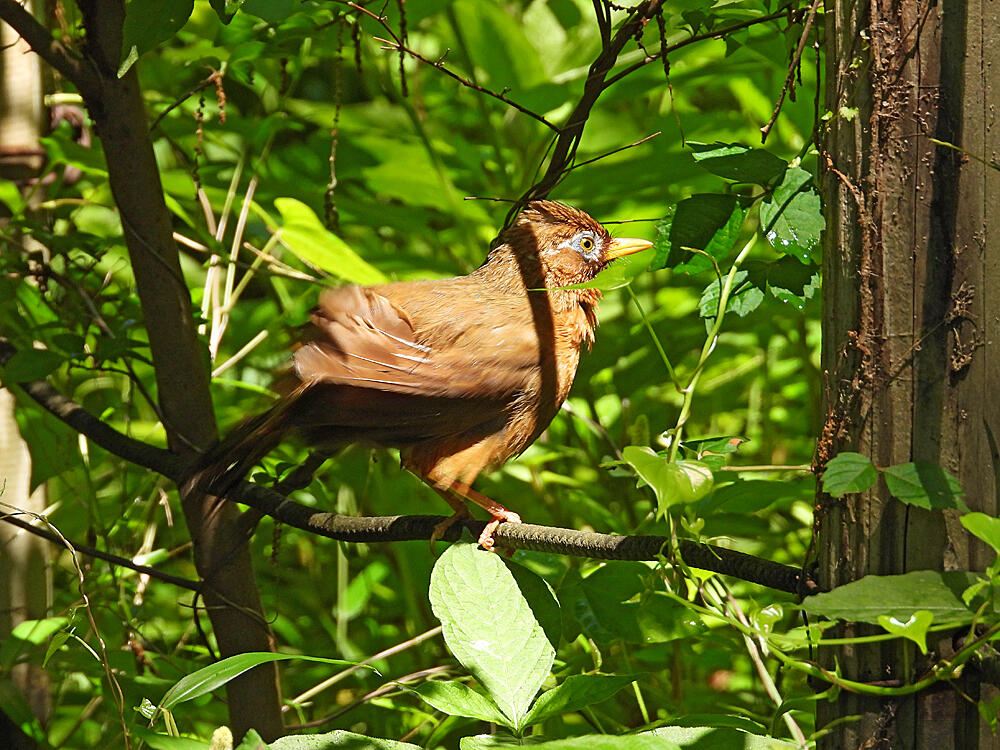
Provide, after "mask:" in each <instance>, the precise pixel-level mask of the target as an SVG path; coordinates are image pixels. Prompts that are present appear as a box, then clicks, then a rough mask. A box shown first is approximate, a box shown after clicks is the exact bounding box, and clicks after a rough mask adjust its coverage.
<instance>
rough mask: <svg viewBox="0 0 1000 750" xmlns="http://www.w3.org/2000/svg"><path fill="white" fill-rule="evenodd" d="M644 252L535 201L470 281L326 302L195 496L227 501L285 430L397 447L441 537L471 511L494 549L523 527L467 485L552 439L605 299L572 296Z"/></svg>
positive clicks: (591, 293) (213, 458) (324, 298)
mask: <svg viewBox="0 0 1000 750" xmlns="http://www.w3.org/2000/svg"><path fill="white" fill-rule="evenodd" d="M651 244H652V243H650V242H647V241H646V240H637V239H621V238H619V239H613V238H612V237H611V235H610V234H608V231H607V230H606V229H605V228H604V227H603V226H601V225H600V224H599V223H597V222H596V221H595V220H594V219H592V218H591V217H590V216H588V215H587V214H585V213H584V212H583V211H579V210H577V209H575V208H572V207H570V206H566V205H563V204H562V203H556V202H554V201H534V202H532V203H529V204H528V206H527V207H526V208H525V210H524V211H522V213H521V214H520V216H519V217H518V219H517V221H516V223H515V224H513V225H512V226H511V227H509V228H507V229H505V230H504V231H503V232H501V234H500V236H499V237H498V238H497V239H496V240H494V242H493V244H492V246H491V249H490V252H489V255H488V256H487V258H486V262H485V263H483V265H482V266H480V267H479V268H478V269H476V270H475V271H473V272H472V273H470V274H469V275H468V276H459V277H456V278H451V279H441V280H434V281H407V282H398V283H391V284H383V285H379V286H370V287H360V286H345V287H340V288H337V289H329V290H327V291H325V292H323V293H322V294H321V295H320V298H319V304H318V306H317V307H316V308H315V309H314V310H313V312H312V320H311V330H310V333H309V336H308V340H307V341H306V342H305V343H304V344H303V345H302V346H301V348H299V349H298V350H297V351H296V352H295V355H294V359H293V370H292V377H293V387H292V388H291V390H290V391H289V393H288V395H287V396H285V397H284V398H282V399H281V401H280V402H279V403H278V404H277V405H276V406H275V407H274V408H272V409H271V410H270V411H268V412H267V413H265V414H263V415H261V416H259V417H257V418H255V419H252V420H250V421H249V422H247V423H245V424H244V425H243V426H241V427H240V428H237V430H235V431H234V433H233V434H232V435H231V436H230V437H229V438H227V439H226V440H225V441H223V442H222V443H221V444H220V445H219V446H218V447H217V448H216V449H215V450H213V451H211V452H210V453H209V454H207V456H206V459H205V461H204V462H203V464H202V466H203V467H204V468H203V470H202V472H201V474H200V475H199V479H198V481H199V483H200V482H202V481H203V480H206V479H207V481H208V483H211V485H212V487H213V489H214V490H215V491H216V492H217V494H224V492H223V491H221V490H220V488H227V487H230V486H231V485H232V484H233V483H234V482H236V481H238V480H239V479H240V478H241V477H242V476H243V475H244V474H245V473H246V472H247V471H248V470H249V469H250V468H251V466H253V464H255V463H256V462H257V461H258V460H260V459H261V458H263V456H264V455H266V454H267V453H268V452H269V451H270V450H271V449H272V448H274V446H275V445H277V444H278V442H279V441H280V440H281V439H282V438H283V437H284V436H285V435H286V434H287V433H289V432H292V431H294V432H297V433H299V434H300V435H301V436H303V437H304V438H305V440H306V441H307V442H309V443H311V444H316V445H321V446H324V447H326V446H334V445H337V444H343V443H352V442H358V441H363V442H367V443H370V444H374V445H378V446H387V447H396V448H399V449H400V455H401V458H402V464H403V466H404V467H405V468H407V469H409V470H410V471H412V472H413V473H414V474H416V475H417V476H419V477H420V478H421V479H422V480H423V481H424V482H426V483H427V484H429V485H430V486H431V487H433V488H434V489H435V490H436V491H437V492H438V493H439V494H440V495H441V496H442V497H443V498H444V499H445V500H446V501H447V502H448V504H449V505H450V506H451V507H452V508H453V509H454V510H455V515H454V516H452V518H451V519H449V520H448V521H447V522H445V524H442V525H441V526H439V527H438V530H437V532H436V536H439V535H440V533H442V532H443V530H444V528H446V526H447V524H450V523H452V522H454V520H455V519H457V518H460V517H468V516H469V511H468V509H467V508H466V506H465V504H464V503H463V500H470V501H472V502H474V503H476V504H477V505H479V506H481V507H483V508H484V509H485V510H486V511H487V512H488V513H489V514H490V515H491V516H492V521H491V522H490V523H489V524H487V526H486V529H485V530H484V531H483V533H482V535H481V536H480V538H479V543H480V544H481V545H482V546H483V547H485V548H487V549H489V548H491V547H492V546H493V532H494V530H495V529H496V527H497V525H498V524H500V523H501V522H503V521H507V522H510V523H520V520H521V519H520V518H519V517H518V515H517V514H516V513H513V512H511V511H509V510H507V509H506V508H504V507H503V506H502V505H500V504H499V503H496V502H494V501H493V500H491V499H490V498H488V497H486V496H484V495H482V494H480V493H478V492H476V491H475V490H474V489H472V487H471V485H472V482H473V481H474V480H475V479H476V477H477V476H478V475H479V473H480V472H482V471H483V470H484V469H487V468H488V467H494V466H498V465H500V464H502V463H503V462H504V461H506V460H507V459H508V458H510V457H511V456H514V455H517V454H519V453H521V452H522V451H524V450H525V449H526V448H527V447H528V446H529V445H531V443H532V442H534V441H535V439H536V438H537V437H538V436H539V434H541V432H542V430H544V429H545V428H546V427H547V426H548V424H549V422H551V421H552V418H553V417H554V416H555V415H556V413H557V412H558V411H559V407H560V406H561V405H562V403H563V401H564V400H565V399H566V396H567V394H568V393H569V389H570V385H572V383H573V378H574V376H575V375H576V369H577V365H578V364H579V361H580V349H581V347H583V346H584V345H585V344H586V345H587V347H588V348H589V347H590V345H591V344H592V343H593V340H594V327H595V326H596V325H597V302H598V300H600V298H601V292H600V291H598V290H596V289H573V288H567V287H569V286H570V285H573V284H578V283H582V282H588V281H591V280H592V279H593V278H594V277H595V276H596V275H597V274H598V272H599V271H601V270H603V269H604V268H606V267H607V266H608V264H609V263H610V262H611V261H612V260H614V259H615V258H620V257H622V256H624V255H630V254H631V253H635V252H638V251H640V250H644V249H646V248H648V247H650V246H651Z"/></svg>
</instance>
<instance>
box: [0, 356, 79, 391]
mask: <svg viewBox="0 0 1000 750" xmlns="http://www.w3.org/2000/svg"><path fill="white" fill-rule="evenodd" d="M65 361H66V357H64V356H63V355H62V354H59V353H58V352H53V351H50V350H48V349H21V350H19V351H18V352H17V353H16V354H15V355H14V356H13V357H11V358H10V359H8V360H7V364H5V365H4V366H3V369H2V372H3V379H4V380H5V381H7V382H8V383H27V382H29V381H31V380H41V379H42V378H44V377H45V376H47V375H49V374H50V373H52V372H54V371H55V370H56V369H57V368H58V367H59V365H61V364H62V363H63V362H65Z"/></svg>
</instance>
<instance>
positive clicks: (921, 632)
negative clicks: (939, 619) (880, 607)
mask: <svg viewBox="0 0 1000 750" xmlns="http://www.w3.org/2000/svg"><path fill="white" fill-rule="evenodd" d="M932 622H934V615H933V614H932V613H931V612H929V611H927V610H926V609H918V610H917V611H916V612H914V613H913V614H912V615H910V616H909V617H908V618H907V619H905V620H901V619H899V618H897V617H892V616H891V615H880V616H879V618H878V624H879V625H881V626H882V627H883V628H885V630H886V632H889V633H892V634H893V635H899V636H902V637H903V638H908V639H910V640H911V641H913V642H914V643H916V644H917V646H918V647H919V648H920V653H922V654H926V653H927V628H929V627H930V626H931V623H932Z"/></svg>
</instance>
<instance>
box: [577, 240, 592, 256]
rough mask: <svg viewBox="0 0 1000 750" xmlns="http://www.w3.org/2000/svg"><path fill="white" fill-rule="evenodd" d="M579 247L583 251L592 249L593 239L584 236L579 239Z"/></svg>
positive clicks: (587, 251) (586, 251)
mask: <svg viewBox="0 0 1000 750" xmlns="http://www.w3.org/2000/svg"><path fill="white" fill-rule="evenodd" d="M580 249H581V250H583V251H584V252H585V253H589V252H590V251H591V250H593V249H594V241H593V240H592V239H591V238H590V237H584V238H582V239H581V240H580Z"/></svg>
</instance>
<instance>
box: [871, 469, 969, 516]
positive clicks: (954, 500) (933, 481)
mask: <svg viewBox="0 0 1000 750" xmlns="http://www.w3.org/2000/svg"><path fill="white" fill-rule="evenodd" d="M882 474H884V475H885V483H886V486H887V487H888V488H889V492H890V493H892V496H893V497H895V498H896V499H898V500H900V501H902V502H904V503H906V504H907V505H915V506H917V507H918V508H928V509H941V508H958V509H960V510H965V511H967V510H969V508H968V506H966V504H965V503H964V502H962V500H961V497H962V488H961V487H960V486H959V484H958V480H957V479H955V477H953V476H952V475H951V474H949V473H948V472H947V471H945V470H944V469H942V468H941V467H940V466H938V465H937V464H930V463H924V462H910V463H906V464H897V465H895V466H888V467H886V468H885V469H883V470H882Z"/></svg>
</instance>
